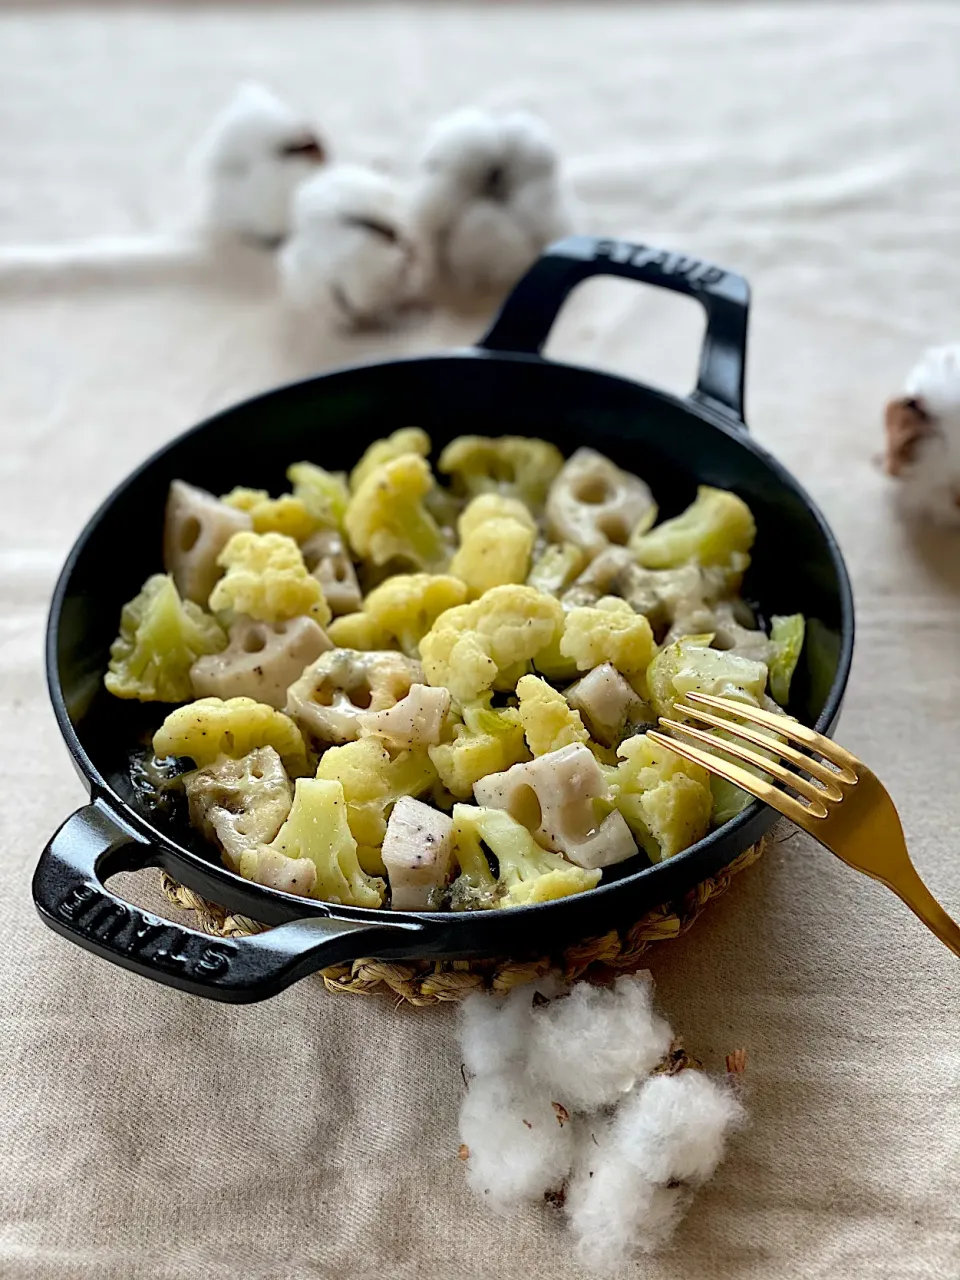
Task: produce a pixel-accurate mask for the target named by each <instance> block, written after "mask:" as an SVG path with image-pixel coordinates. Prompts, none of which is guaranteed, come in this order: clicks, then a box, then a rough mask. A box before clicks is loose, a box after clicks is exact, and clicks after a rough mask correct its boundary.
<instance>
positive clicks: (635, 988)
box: [527, 976, 673, 1111]
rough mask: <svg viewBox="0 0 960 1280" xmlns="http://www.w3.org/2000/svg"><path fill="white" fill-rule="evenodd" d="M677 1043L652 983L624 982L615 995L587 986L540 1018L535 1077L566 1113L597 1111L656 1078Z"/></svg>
mask: <svg viewBox="0 0 960 1280" xmlns="http://www.w3.org/2000/svg"><path fill="white" fill-rule="evenodd" d="M672 1039H673V1033H672V1032H671V1030H670V1027H669V1025H668V1023H667V1022H666V1021H665V1020H664V1019H663V1018H661V1017H660V1016H659V1015H658V1014H657V1013H656V1012H655V1011H654V1009H653V988H652V984H651V983H650V982H649V980H647V979H646V978H644V977H640V976H629V977H621V978H618V979H617V980H616V982H615V983H614V985H613V986H612V987H595V986H592V985H590V984H589V983H586V982H580V983H577V984H576V985H575V986H574V987H573V989H572V990H571V992H570V994H569V995H568V996H565V997H564V998H563V999H560V1000H553V1001H551V1002H550V1003H549V1004H544V1005H540V1006H539V1007H538V1008H535V1009H533V1010H532V1014H531V1019H530V1035H529V1044H528V1050H527V1069H528V1071H529V1074H530V1076H531V1078H532V1079H535V1080H537V1081H538V1082H540V1083H541V1084H543V1085H544V1086H545V1087H546V1088H547V1089H549V1090H550V1092H551V1096H552V1097H553V1098H555V1099H556V1100H557V1101H558V1102H561V1103H563V1105H564V1106H565V1107H567V1108H569V1109H570V1110H576V1111H592V1110H594V1109H596V1108H599V1107H604V1106H609V1105H610V1104H612V1103H615V1102H616V1101H617V1100H618V1099H619V1098H620V1097H621V1096H622V1095H623V1094H624V1093H626V1092H627V1091H628V1090H630V1089H631V1088H633V1086H634V1084H635V1082H636V1081H637V1080H638V1079H640V1078H641V1077H643V1076H646V1075H647V1074H648V1073H649V1072H650V1071H652V1070H653V1068H654V1067H655V1066H656V1065H657V1063H658V1062H659V1061H660V1060H661V1059H662V1058H663V1057H664V1056H665V1055H666V1053H667V1052H668V1051H669V1049H670V1044H671V1041H672Z"/></svg>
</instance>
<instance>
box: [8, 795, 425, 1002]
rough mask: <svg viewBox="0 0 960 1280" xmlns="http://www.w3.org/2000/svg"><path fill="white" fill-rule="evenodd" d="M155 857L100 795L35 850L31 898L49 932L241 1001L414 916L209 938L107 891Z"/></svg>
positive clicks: (389, 936) (382, 937) (403, 930)
mask: <svg viewBox="0 0 960 1280" xmlns="http://www.w3.org/2000/svg"><path fill="white" fill-rule="evenodd" d="M151 865H157V857H156V855H155V853H154V851H153V849H152V847H151V846H150V845H149V844H147V843H146V842H145V841H143V840H141V839H140V838H139V837H138V836H137V835H136V834H135V833H134V832H133V831H132V830H130V829H129V828H128V827H127V826H126V825H125V824H124V823H123V821H122V820H121V819H120V818H119V816H118V815H117V814H116V813H115V812H114V811H113V810H112V809H111V808H110V806H109V805H108V804H106V803H105V802H104V801H103V800H102V799H97V800H94V801H93V802H92V803H91V804H88V805H86V806H85V807H84V808H82V809H79V810H78V811H77V812H76V813H74V814H72V815H71V816H70V817H69V818H68V819H67V820H66V822H65V823H64V824H63V826H62V827H61V828H60V830H59V831H58V832H57V833H56V835H55V836H54V837H53V839H52V840H51V841H50V843H49V844H48V845H47V847H46V849H44V851H43V854H42V856H41V858H40V862H39V865H38V866H37V870H36V873H35V874H34V877H33V899H34V902H35V903H36V906H37V910H38V911H39V912H40V916H41V918H42V919H43V921H44V922H45V923H46V924H48V925H49V926H50V928H51V929H55V930H56V932H57V933H59V934H62V935H63V936H64V937H65V938H69V939H70V940H71V941H72V942H76V943H79V945H80V946H82V947H86V949H87V950H88V951H92V952H94V953H95V954H96V955H98V956H102V957H103V959H105V960H110V961H112V962H113V963H114V964H118V965H120V966H122V967H123V968H124V969H132V970H133V972H134V973H139V974H141V975H143V977H146V978H152V979H153V980H154V981H155V982H162V983H165V984H166V985H167V986H170V987H177V988H178V989H179V990H181V991H189V992H191V993H192V994H193V995H198V996H206V997H207V998H208V999H211V1000H224V1001H228V1002H230V1003H233V1004H249V1003H252V1002H254V1001H256V1000H264V999H266V998H267V997H268V996H273V995H276V994H277V992H278V991H282V990H283V989H284V987H288V986H289V985H290V984H291V983H292V982H296V981H297V979H298V978H303V977H305V976H306V975H307V974H309V973H313V972H314V971H315V970H317V969H322V968H324V967H325V966H326V965H330V964H339V963H341V962H342V961H344V960H351V959H355V958H356V957H357V956H360V955H375V954H377V952H379V951H386V950H388V949H390V948H391V947H394V948H403V947H405V946H407V945H409V944H410V943H411V941H412V940H413V939H412V937H411V935H416V934H418V933H419V932H420V926H419V925H418V924H417V922H416V921H412V920H398V921H396V923H390V924H380V923H377V924H368V923H367V922H366V921H365V920H363V919H349V918H346V917H337V916H333V915H324V916H316V917H310V918H308V919H304V920H295V921H292V922H291V923H290V924H283V925H278V926H277V927H276V928H275V929H270V930H268V931H267V932H265V933H260V934H256V935H254V936H253V937H250V938H211V937H210V936H209V935H208V934H205V933H199V932H198V931H197V930H196V929H187V928H184V927H183V926H182V925H177V924H172V923H171V922H170V921H169V920H163V919H161V918H160V917H159V916H155V915H151V914H150V912H148V911H141V910H140V908H139V907H135V906H132V905H131V904H130V903H128V902H124V901H123V900H122V899H121V898H118V897H116V895H115V894H113V893H111V892H110V890H109V889H108V888H106V887H105V885H104V880H105V879H106V878H108V877H109V876H111V875H113V874H114V873H116V872H117V871H134V870H139V869H141V868H143V867H146V866H151Z"/></svg>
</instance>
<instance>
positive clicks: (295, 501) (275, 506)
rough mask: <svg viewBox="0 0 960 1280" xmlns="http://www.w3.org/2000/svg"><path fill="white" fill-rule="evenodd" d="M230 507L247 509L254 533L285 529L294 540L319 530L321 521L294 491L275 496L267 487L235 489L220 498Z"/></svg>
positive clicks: (277, 531) (275, 531) (282, 531)
mask: <svg viewBox="0 0 960 1280" xmlns="http://www.w3.org/2000/svg"><path fill="white" fill-rule="evenodd" d="M220 501H221V502H225V503H226V504H227V506H228V507H235V508H236V509H237V510H238V511H246V512H247V513H248V515H249V516H250V519H251V520H252V521H253V531H254V533H282V534H284V535H285V536H286V537H288V538H292V539H293V540H294V542H303V541H305V540H306V539H307V538H309V537H310V535H311V534H312V533H316V531H317V529H318V528H319V524H318V522H317V520H316V518H315V517H314V516H313V515H311V513H310V512H309V511H308V510H307V507H306V506H305V504H304V503H303V502H301V500H300V499H299V498H296V497H294V496H293V494H292V493H284V494H281V495H280V497H279V498H271V497H270V494H269V493H268V492H267V491H266V489H244V488H242V487H239V488H236V489H231V490H230V492H229V493H225V494H224V495H223V497H222V498H221V499H220Z"/></svg>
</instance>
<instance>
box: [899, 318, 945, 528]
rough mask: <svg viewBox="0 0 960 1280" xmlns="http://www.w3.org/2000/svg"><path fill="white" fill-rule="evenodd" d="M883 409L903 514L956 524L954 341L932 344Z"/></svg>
mask: <svg viewBox="0 0 960 1280" xmlns="http://www.w3.org/2000/svg"><path fill="white" fill-rule="evenodd" d="M903 391H904V393H903V396H902V397H900V398H899V399H896V400H892V401H891V402H890V403H889V404H888V405H887V410H886V430H887V460H886V466H887V471H888V473H889V474H890V475H893V476H896V477H897V480H898V485H897V490H896V492H897V498H898V501H899V504H900V506H901V509H902V510H903V511H904V512H905V513H906V514H907V515H909V516H921V517H924V518H927V519H930V520H933V521H934V522H935V523H937V524H941V525H946V526H953V527H956V526H958V525H960V343H954V344H952V345H951V346H943V347H932V348H931V349H930V350H929V351H926V352H924V354H923V356H922V358H921V359H920V361H919V362H918V363H917V365H916V366H915V367H914V368H913V369H912V370H911V372H910V375H909V376H908V378H907V380H906V383H905V385H904V389H903Z"/></svg>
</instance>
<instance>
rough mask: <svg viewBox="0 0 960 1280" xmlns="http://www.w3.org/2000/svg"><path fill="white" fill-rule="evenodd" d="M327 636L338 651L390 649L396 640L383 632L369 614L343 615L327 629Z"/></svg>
mask: <svg viewBox="0 0 960 1280" xmlns="http://www.w3.org/2000/svg"><path fill="white" fill-rule="evenodd" d="M327 635H328V636H329V637H330V639H331V640H332V641H333V643H334V644H335V645H336V646H337V648H338V649H360V650H363V651H369V650H371V649H391V648H393V647H394V645H395V644H396V640H395V639H394V637H393V636H392V635H391V634H390V633H389V631H384V629H383V627H381V625H380V623H379V622H377V620H376V619H375V618H372V617H371V616H370V614H369V613H345V614H343V616H342V617H340V618H334V620H333V621H332V622H331V623H330V625H329V626H328V627H327Z"/></svg>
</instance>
